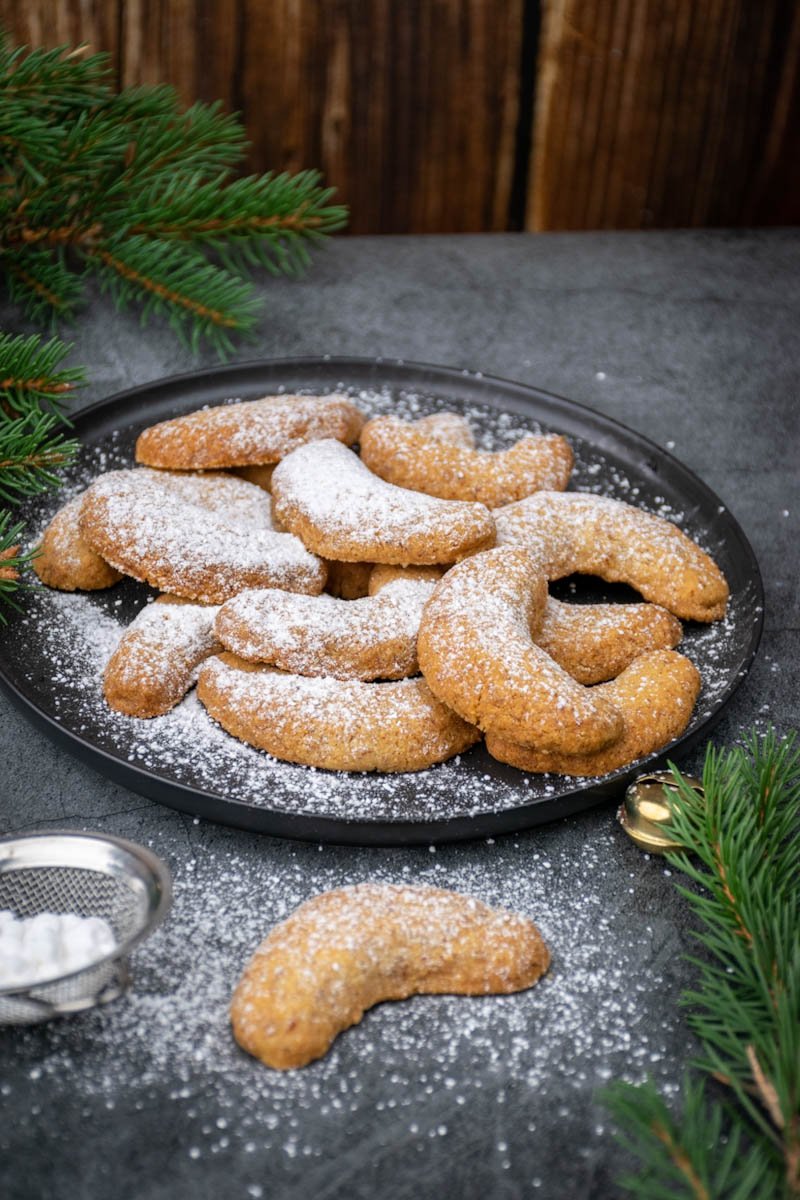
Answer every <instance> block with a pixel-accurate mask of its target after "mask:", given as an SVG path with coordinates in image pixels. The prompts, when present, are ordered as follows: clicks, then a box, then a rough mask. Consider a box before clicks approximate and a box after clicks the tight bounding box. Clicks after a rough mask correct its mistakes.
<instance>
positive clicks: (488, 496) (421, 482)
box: [360, 416, 574, 508]
mask: <svg viewBox="0 0 800 1200" xmlns="http://www.w3.org/2000/svg"><path fill="white" fill-rule="evenodd" d="M360 445H361V457H362V459H363V461H364V462H365V463H366V464H367V466H368V467H369V469H370V470H371V471H374V472H375V474H376V475H380V477H381V479H386V480H387V481H388V482H389V483H394V484H396V485H397V486H398V487H404V488H411V489H413V490H414V491H417V492H425V493H426V494H427V495H429V496H441V497H442V498H443V499H445V500H477V501H479V502H480V503H481V504H485V505H487V507H489V508H498V507H499V506H500V505H502V504H510V503H511V502H512V501H513V500H519V499H521V498H522V497H523V496H529V495H530V494H531V492H536V491H538V490H539V489H540V488H549V489H554V490H561V489H563V488H565V487H566V486H567V483H568V482H569V477H570V475H571V474H572V464H573V461H574V455H573V453H572V448H571V446H570V444H569V442H568V441H567V439H566V438H564V437H562V436H561V435H560V434H557V433H548V434H529V435H528V436H526V437H523V438H521V439H520V441H518V442H516V443H515V444H514V445H513V446H511V447H510V449H508V450H496V451H487V450H474V449H471V448H468V447H464V446H459V445H455V444H453V443H452V442H444V441H441V440H439V439H437V438H432V437H431V436H430V435H429V434H428V433H427V432H426V430H425V429H420V427H419V424H418V423H416V424H412V423H410V422H409V421H403V420H401V419H400V417H394V416H385V417H374V418H373V419H372V420H371V421H367V423H366V425H365V426H364V428H363V429H362V430H361V437H360Z"/></svg>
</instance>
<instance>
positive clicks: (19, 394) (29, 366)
mask: <svg viewBox="0 0 800 1200" xmlns="http://www.w3.org/2000/svg"><path fill="white" fill-rule="evenodd" d="M69 350H70V346H68V345H65V344H64V343H63V342H60V341H58V339H56V338H52V339H51V340H50V341H47V342H42V339H41V338H40V337H38V336H36V335H33V336H31V337H22V336H16V337H15V336H12V335H10V334H0V506H1V507H0V622H3V621H4V616H3V607H4V605H5V604H11V605H12V606H13V607H16V604H15V601H14V593H15V592H16V591H17V590H18V588H20V587H21V586H23V585H22V583H21V576H22V572H23V570H24V568H25V567H26V566H28V565H29V563H30V562H31V559H32V558H33V557H34V555H35V551H26V550H23V549H22V546H23V541H24V529H23V526H22V524H21V523H20V522H19V521H13V520H12V511H11V510H12V506H13V505H14V504H17V503H18V502H19V501H20V500H21V499H22V498H23V497H24V496H31V495H35V494H37V493H39V492H43V491H45V490H47V489H48V488H50V487H52V486H54V485H55V484H56V483H57V482H58V474H57V472H58V471H59V470H60V469H61V468H62V467H64V466H66V464H67V463H68V462H70V461H71V460H72V458H73V457H74V455H75V452H76V449H77V443H76V442H75V441H74V439H72V438H67V437H66V436H65V435H64V433H63V432H62V426H64V425H65V424H69V422H68V421H67V419H66V417H64V416H63V414H62V413H61V412H60V411H59V409H60V405H61V403H62V401H63V399H64V396H65V394H66V393H68V392H70V391H72V390H73V388H76V387H79V386H80V385H81V384H82V383H83V382H84V374H83V371H82V369H80V368H76V367H64V366H62V365H61V364H62V360H63V359H64V358H65V357H66V355H67V354H68V353H69Z"/></svg>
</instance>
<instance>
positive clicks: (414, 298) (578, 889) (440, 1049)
mask: <svg viewBox="0 0 800 1200" xmlns="http://www.w3.org/2000/svg"><path fill="white" fill-rule="evenodd" d="M798 265H800V234H797V233H793V232H783V231H774V232H757V233H737V234H728V233H716V232H704V233H668V234H656V233H652V234H645V235H640V234H608V235H605V234H602V235H601V234H578V235H546V236H527V235H492V236H472V237H430V238H357V239H353V240H345V239H342V240H339V241H337V242H336V243H335V244H333V245H331V246H330V247H329V248H328V249H327V250H326V251H324V252H321V253H319V254H318V256H317V259H316V262H315V264H314V266H313V268H312V270H311V271H310V272H309V274H308V275H307V276H306V277H305V278H304V279H302V280H294V281H286V280H273V281H269V282H267V283H265V284H264V295H265V297H266V313H265V316H264V319H263V321H262V325H261V329H260V331H259V336H258V340H257V341H256V343H254V344H253V345H252V346H247V347H244V348H243V349H242V350H241V352H240V354H239V355H238V356H237V357H239V358H241V359H242V360H244V359H247V358H254V357H259V358H261V357H265V358H266V357H283V356H289V355H323V354H334V355H363V356H370V357H372V356H379V355H382V356H387V357H399V358H404V359H406V360H417V361H423V362H430V363H440V364H443V365H451V366H456V367H459V368H468V369H470V370H473V371H475V370H480V371H482V372H485V373H493V374H496V375H499V376H504V377H506V378H510V379H516V380H519V381H522V382H525V383H530V384H534V385H536V386H537V387H539V388H542V389H545V390H547V391H551V392H555V393H558V394H560V395H563V396H567V397H570V398H572V399H574V400H577V401H580V402H582V403H584V404H587V405H590V406H592V407H594V408H596V409H597V410H599V411H600V412H601V413H604V414H607V415H609V416H611V417H613V418H615V419H617V420H618V421H621V422H623V423H624V424H626V425H628V426H630V427H632V428H633V429H635V430H637V431H638V432H640V433H642V434H644V435H646V436H647V437H649V438H650V439H652V440H653V441H654V442H656V443H658V444H659V445H661V446H667V445H669V446H670V447H671V450H672V453H673V454H674V455H675V456H676V457H677V458H679V459H680V460H682V461H683V462H684V463H685V464H686V465H687V466H688V467H690V468H691V469H692V470H694V471H695V472H697V473H698V474H699V475H700V476H701V477H702V478H703V479H704V480H705V481H706V483H708V484H709V485H710V487H711V488H712V489H713V490H714V491H715V492H716V493H717V494H718V495H719V496H720V497H721V499H722V500H723V501H724V503H725V504H726V505H727V506H728V507H729V508H730V510H731V511H732V513H733V514H734V516H735V517H736V518H737V520H738V521H739V522H740V524H741V525H742V527H743V529H744V531H745V533H746V535H747V536H748V538H749V539H750V541H751V543H752V546H753V548H754V550H755V553H756V556H757V558H758V561H759V564H760V567H761V571H762V575H763V578H764V583H765V589H766V598H767V602H766V621H765V630H764V636H763V640H762V643H761V648H760V651H759V654H758V657H757V659H756V662H755V664H754V667H753V670H752V671H751V673H750V675H749V676H748V678H747V679H746V680H745V682H744V683H743V685H742V686H741V687H740V688H739V690H738V691H737V693H736V694H735V696H734V698H733V700H732V702H731V704H730V705H729V707H728V708H727V710H726V712H725V715H724V717H723V719H722V721H721V723H720V724H719V725H718V727H717V729H716V730H715V733H714V740H715V741H717V742H719V743H726V742H732V741H733V740H735V739H736V738H737V737H738V736H739V735H740V733H741V732H742V731H743V730H745V729H749V728H750V727H752V726H757V727H759V728H764V727H765V725H766V723H767V721H771V722H773V723H774V724H775V725H776V726H777V728H778V730H779V731H781V732H786V731H788V730H789V729H792V728H795V727H797V725H798V696H799V695H800V654H799V653H798V649H799V647H798V626H799V625H800V622H799V620H798V616H799V605H800V601H798V587H797V582H798V581H797V572H796V563H797V551H796V547H797V541H798V532H799V531H800V524H799V522H798V518H799V517H800V487H799V486H798V475H799V473H798V467H797V455H798V449H800V442H799V441H798V412H799V411H800V404H799V403H798V394H799V388H798V382H799V380H798V368H800V342H799V340H798V329H799V328H800V272H798ZM0 316H1V318H2V319H0V325H2V327H4V328H15V327H17V323H16V322H15V321H14V319H13V316H12V315H11V314H10V313H3V314H1V315H0ZM73 337H74V341H75V349H74V359H75V361H78V362H81V363H84V364H86V365H87V366H88V368H89V372H90V379H91V384H90V387H88V388H87V389H86V390H85V391H84V392H83V393H82V395H81V399H80V404H86V403H89V402H90V401H93V400H97V399H101V398H103V397H106V396H110V395H112V394H113V393H115V392H117V391H119V390H120V389H123V388H127V387H130V386H132V385H135V384H140V383H145V382H147V381H150V380H155V379H158V378H159V377H162V376H164V375H170V374H175V373H177V372H181V371H186V370H191V369H196V368H198V367H203V366H206V365H207V366H212V365H213V364H214V361H215V360H214V359H213V357H212V356H211V355H210V354H206V355H205V356H204V357H201V358H200V359H199V360H198V359H195V358H192V357H191V356H190V355H189V353H188V352H186V351H184V350H182V349H181V348H180V346H179V345H178V344H177V342H176V341H175V340H174V339H173V337H172V336H171V335H170V334H168V333H167V332H166V331H164V330H163V329H161V328H159V327H156V326H153V327H151V328H148V329H146V330H145V331H144V332H142V331H141V329H140V328H139V325H138V321H137V319H136V317H135V316H133V315H118V314H112V311H111V310H110V308H109V306H108V304H107V302H105V301H102V300H100V299H96V300H95V301H94V302H93V303H92V304H91V306H90V308H89V310H88V312H87V314H86V315H85V316H84V317H83V318H82V319H81V321H80V323H79V324H78V325H77V326H76V328H75V331H74V334H73ZM0 755H1V756H2V762H3V770H2V772H0V801H1V802H2V806H1V807H0V822H1V824H2V831H3V832H11V831H17V830H20V831H21V830H33V829H39V828H58V827H66V828H78V829H95V830H104V831H106V832H109V833H114V834H118V835H120V836H123V837H127V838H131V839H133V840H135V841H138V842H142V843H144V844H147V845H149V846H151V847H152V848H153V849H154V850H155V851H156V852H157V853H158V854H159V855H161V856H162V857H163V858H165V859H166V861H167V862H168V864H169V866H170V868H171V870H172V873H173V876H174V881H175V906H174V909H173V912H172V914H171V916H170V918H169V919H168V921H167V922H166V924H165V925H164V926H163V927H162V929H160V930H159V931H158V932H157V933H156V934H155V935H154V936H153V937H152V939H151V940H149V941H148V942H146V943H145V944H144V946H142V947H141V948H140V949H139V950H138V951H137V952H136V954H135V956H134V962H133V966H134V970H135V975H136V978H135V983H134V989H133V991H132V993H131V994H130V995H129V996H128V997H127V998H125V999H123V1000H120V1001H118V1002H117V1003H115V1004H113V1005H111V1006H109V1007H108V1008H107V1009H105V1010H103V1011H95V1012H93V1013H90V1014H87V1015H84V1016H82V1017H76V1018H73V1019H71V1020H65V1021H61V1022H58V1023H52V1024H49V1025H46V1026H42V1027H38V1028H30V1029H27V1030H5V1031H2V1032H0V1048H1V1050H0V1052H1V1053H2V1071H1V1072H0V1164H1V1165H0V1176H1V1177H2V1183H0V1187H2V1191H3V1195H4V1196H6V1197H8V1200H11V1198H12V1197H13V1198H15V1200H17V1198H19V1200H21V1198H23V1197H24V1198H31V1200H32V1198H34V1197H43V1196H53V1197H62V1196H64V1197H66V1196H69V1197H71V1198H75V1200H78V1198H84V1197H86V1198H89V1197H91V1198H92V1200H99V1198H100V1197H106V1196H109V1195H114V1196H115V1197H117V1200H127V1198H131V1200H133V1198H136V1200H155V1198H156V1197H164V1198H166V1197H170V1198H171V1200H175V1198H178V1197H190V1196H191V1197H193V1198H197V1200H201V1198H205V1197H216V1196H220V1195H225V1196H232V1197H239V1196H240V1197H265V1198H267V1197H269V1198H273V1197H275V1198H277V1197H281V1198H284V1197H287V1198H288V1197H292V1198H297V1200H299V1198H301V1197H303V1198H305V1197H310V1196H313V1197H315V1198H317V1200H320V1198H322V1197H326V1198H329V1200H332V1198H334V1197H337V1198H338V1197H344V1196H348V1197H372V1196H376V1195H383V1196H390V1197H393V1198H399V1197H412V1196H413V1197H421V1196H460V1197H485V1196H492V1197H503V1198H506V1197H508V1198H510V1197H522V1196H525V1197H527V1196H532V1195H536V1196H543V1197H562V1196H563V1197H596V1198H598V1200H599V1198H601V1197H602V1198H605V1197H611V1196H614V1195H617V1194H618V1188H617V1185H616V1184H615V1182H614V1181H615V1179H616V1178H617V1177H618V1175H619V1172H620V1170H622V1169H623V1168H625V1167H626V1166H627V1165H629V1164H627V1163H626V1160H625V1156H624V1154H623V1152H622V1151H621V1150H620V1149H619V1148H618V1147H617V1145H616V1143H615V1141H614V1140H613V1137H612V1132H611V1130H610V1128H609V1122H608V1119H607V1116H606V1113H605V1111H604V1110H603V1108H602V1105H601V1104H600V1103H599V1101H598V1098H597V1092H598V1090H599V1089H600V1088H601V1087H602V1086H603V1085H604V1084H605V1083H606V1082H607V1081H608V1080H610V1079H614V1078H628V1079H632V1080H637V1079H641V1078H643V1077H644V1076H645V1075H646V1074H648V1073H649V1074H652V1076H653V1077H654V1078H655V1079H656V1080H657V1081H658V1082H659V1083H660V1084H661V1085H663V1087H664V1088H666V1089H667V1090H668V1091H669V1092H670V1093H671V1094H672V1093H674V1092H675V1090H676V1088H677V1086H678V1083H679V1081H680V1078H681V1075H682V1073H683V1071H684V1068H685V1064H686V1062H687V1060H688V1059H689V1057H690V1055H691V1051H692V1046H691V1042H690V1039H689V1036H688V1034H687V1032H686V1029H685V1027H684V1025H683V1023H682V1019H681V1014H680V1011H679V1009H678V1006H677V1000H678V996H679V994H680V992H681V990H682V988H683V987H685V986H686V985H687V983H688V982H689V981H690V979H691V974H692V973H691V968H690V967H689V966H688V965H687V964H686V963H685V962H684V960H683V956H684V955H685V954H686V953H687V952H688V950H689V949H690V946H691V940H690V935H689V929H690V921H689V918H688V916H687V913H686V908H685V905H684V903H683V901H682V900H681V899H680V897H679V896H678V895H677V894H676V891H675V887H674V883H675V880H674V878H673V877H672V876H671V874H670V872H669V871H668V870H665V868H664V864H663V862H660V861H658V860H655V859H650V858H648V857H646V856H645V855H643V854H642V853H641V852H640V851H638V850H637V849H636V848H635V847H634V846H633V845H632V844H631V843H630V842H629V841H628V840H627V838H626V837H625V836H624V834H623V833H622V832H621V830H620V829H619V828H618V827H617V825H616V823H615V821H614V819H613V817H614V806H613V804H604V805H601V806H599V807H597V808H594V809H591V810H590V811H588V812H586V813H584V814H582V815H578V816H575V817H571V818H569V819H566V820H563V821H559V822H555V823H553V824H550V825H544V826H540V827H538V828H536V829H534V830H533V831H531V832H529V833H523V834H518V835H513V836H512V835H508V836H505V837H498V838H495V839H484V840H479V841H473V842H466V843H462V844H457V845H441V846H438V847H436V848H435V849H429V848H427V847H422V848H407V849H358V848H348V847H337V846H317V845H314V844H305V843H300V842H290V841H279V840H276V839H272V838H268V837H264V836H258V835H255V834H249V833H245V832H241V831H237V830H234V829H230V828H226V827H222V826H215V825H213V824H211V823H203V822H199V821H197V820H195V819H193V818H192V817H191V816H189V815H186V814H181V813H178V812H174V811H172V810H171V809H168V808H165V807H161V806H159V805H157V804H155V803H152V802H150V801H148V800H146V799H144V798H142V797H140V796H138V795H135V794H134V793H132V792H129V791H127V790H125V789H123V788H121V787H119V786H116V785H114V784H112V783H110V782H108V781H107V780H106V779H104V778H102V777H101V776H100V775H98V774H96V773H95V772H94V771H93V770H91V769H90V768H88V767H86V766H84V765H82V764H81V763H80V762H78V761H77V760H76V759H74V758H72V757H71V756H70V755H69V754H68V753H66V752H65V751H63V750H61V749H59V748H57V747H56V746H54V745H53V744H51V743H50V742H49V741H48V740H46V738H45V737H44V736H42V735H41V734H40V733H39V732H37V731H35V730H34V729H33V728H32V727H31V726H30V725H29V724H28V722H27V720H26V719H25V717H24V716H23V715H22V714H21V713H20V712H18V711H17V710H16V709H15V708H14V707H13V706H12V704H11V703H10V702H9V701H8V699H6V698H5V697H4V696H0ZM700 757H701V752H700V751H697V752H696V753H694V754H693V755H692V756H690V757H689V759H688V760H687V761H686V762H685V765H686V766H687V768H689V769H691V768H692V767H696V766H697V765H698V763H699V761H700ZM367 879H381V880H397V881H410V880H414V881H419V882H429V883H435V884H438V885H443V886H450V887H455V888H458V889H460V890H465V891H472V892H474V893H475V894H477V895H479V896H481V897H482V898H484V899H486V900H488V901H490V902H492V903H497V904H504V905H507V906H508V907H512V908H520V909H522V910H524V911H526V912H528V913H529V914H530V915H531V916H532V917H533V918H534V919H535V920H536V921H537V922H538V924H539V925H540V927H541V929H542V931H543V932H544V934H545V936H546V937H547V939H548V941H549V943H550V945H551V947H552V951H553V968H552V971H551V973H550V975H549V976H548V978H547V979H546V980H545V981H543V982H542V983H540V984H539V985H538V986H537V987H536V988H534V989H533V990H532V991H531V992H529V993H524V994H521V995H519V996H511V997H503V998H498V999H494V998H486V999H483V998H481V999H478V1000H471V999H467V998H457V997H419V998H417V999H414V1000H411V1001H406V1002H403V1003H402V1004H396V1005H383V1006H379V1007H378V1008H376V1009H374V1010H372V1011H371V1012H369V1013H368V1014H367V1016H366V1017H365V1019H364V1020H363V1022H362V1023H361V1024H360V1025H359V1026H358V1027H357V1028H355V1029H353V1030H351V1031H350V1032H349V1033H347V1034H345V1035H343V1036H342V1037H340V1038H339V1039H338V1041H337V1042H336V1044H335V1046H334V1049H333V1050H332V1052H331V1053H330V1054H329V1055H328V1056H327V1057H326V1058H325V1059H323V1060H321V1061H320V1062H318V1063H317V1064H314V1065H312V1066H310V1067H307V1068H305V1069H303V1070H302V1071H299V1072H294V1073H285V1074H279V1073H277V1072H273V1071H270V1070H268V1069H267V1068H265V1067H263V1066H261V1065H260V1064H259V1063H257V1062H256V1061H255V1060H253V1059H249V1058H247V1057H245V1055H244V1054H242V1053H241V1052H240V1051H239V1050H238V1049H237V1048H236V1046H235V1045H234V1043H233V1042H232V1039H231V1037H230V1034H229V1031H228V1027H227V1020H226V1004H227V1001H228V999H229V996H230V991H231V988H232V986H233V984H234V982H235V979H236V977H237V975H238V972H239V970H240V968H241V965H242V963H243V961H244V960H245V959H246V957H247V955H248V953H249V951H250V950H251V949H252V948H253V947H254V944H255V943H256V942H257V941H258V940H259V939H260V937H261V936H262V935H263V934H264V933H266V931H267V930H268V929H269V928H270V927H271V925H272V924H274V922H275V921H276V920H277V919H280V918H281V917H282V916H284V915H285V914H286V913H288V912H289V911H290V910H291V909H292V908H293V907H294V906H295V905H296V904H297V903H299V902H300V901H302V900H303V899H305V898H307V897H308V896H310V895H312V894H314V893H315V892H318V891H320V890H324V889H325V888H327V887H331V886H336V885H338V884H341V883H344V882H359V881H363V880H367Z"/></svg>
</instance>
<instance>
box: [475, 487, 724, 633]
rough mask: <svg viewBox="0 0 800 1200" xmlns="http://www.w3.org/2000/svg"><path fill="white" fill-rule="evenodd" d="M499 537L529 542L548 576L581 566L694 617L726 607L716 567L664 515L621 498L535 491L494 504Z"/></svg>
mask: <svg viewBox="0 0 800 1200" xmlns="http://www.w3.org/2000/svg"><path fill="white" fill-rule="evenodd" d="M494 516H495V520H496V521H497V541H498V544H499V545H511V546H524V547H526V549H528V550H530V551H531V552H532V553H533V554H535V556H536V558H537V560H538V561H539V563H540V565H541V568H542V570H543V571H544V573H545V575H546V576H547V578H548V579H561V578H562V577H563V576H565V575H571V574H572V573H573V571H578V572H581V573H584V574H588V575H599V576H600V578H601V579H606V580H608V581H609V582H621V583H627V584H630V586H631V587H634V588H636V590H637V591H638V592H641V594H642V595H643V596H644V598H645V600H651V601H652V602H653V603H654V604H660V605H661V606H662V607H663V608H667V609H669V611H670V612H672V613H674V614H675V615H676V616H677V617H682V618H684V620H689V621H717V620H719V619H720V618H721V617H723V616H724V615H725V607H726V604H727V601H728V585H727V583H726V581H725V577H724V575H723V574H722V572H721V571H720V569H719V567H718V566H717V565H716V564H715V563H714V562H713V560H712V559H711V558H710V557H709V556H708V555H707V554H706V553H705V551H703V550H701V549H700V547H699V546H698V545H697V544H696V543H695V542H693V541H692V539H691V538H690V537H687V535H686V534H685V533H683V532H682V530H680V529H679V528H678V526H677V525H673V524H672V522H671V521H667V520H665V519H664V518H663V517H657V516H655V515H654V514H653V513H648V512H645V511H644V509H641V508H634V507H633V505H631V504H625V503H624V501H622V500H612V499H610V498H609V497H607V496H595V495H590V494H588V493H583V492H555V491H551V492H546V491H543V492H537V493H536V494H535V495H533V496H528V497H527V498H526V499H525V500H519V501H517V503H516V504H509V505H507V506H506V507H504V508H500V509H496V510H495V513H494Z"/></svg>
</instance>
